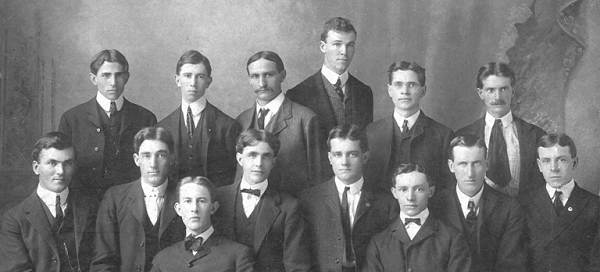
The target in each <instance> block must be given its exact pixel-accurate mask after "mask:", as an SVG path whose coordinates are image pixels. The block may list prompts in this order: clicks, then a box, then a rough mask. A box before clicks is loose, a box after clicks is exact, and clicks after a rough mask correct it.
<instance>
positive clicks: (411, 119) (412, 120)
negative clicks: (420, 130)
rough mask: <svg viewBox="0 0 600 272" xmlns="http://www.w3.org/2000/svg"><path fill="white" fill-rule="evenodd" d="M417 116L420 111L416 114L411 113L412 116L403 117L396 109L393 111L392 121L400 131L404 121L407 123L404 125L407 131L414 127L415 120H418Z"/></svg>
mask: <svg viewBox="0 0 600 272" xmlns="http://www.w3.org/2000/svg"><path fill="white" fill-rule="evenodd" d="M419 115H421V111H420V110H418V111H417V112H415V113H413V115H411V116H409V117H403V116H402V115H401V114H400V113H399V112H398V111H397V110H396V109H394V120H395V121H396V124H398V127H399V128H400V129H402V125H403V124H404V120H406V121H408V122H407V123H406V125H407V126H408V129H409V130H410V129H412V127H413V126H414V125H415V123H416V122H417V118H419Z"/></svg>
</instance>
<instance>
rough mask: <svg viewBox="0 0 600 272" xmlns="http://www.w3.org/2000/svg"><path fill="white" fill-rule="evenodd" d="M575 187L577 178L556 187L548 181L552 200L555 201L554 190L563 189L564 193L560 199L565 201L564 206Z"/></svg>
mask: <svg viewBox="0 0 600 272" xmlns="http://www.w3.org/2000/svg"><path fill="white" fill-rule="evenodd" d="M573 188H575V180H574V179H571V181H569V182H568V183H567V184H565V185H563V186H560V187H558V188H554V187H552V186H550V185H549V184H548V183H546V191H547V192H548V196H550V199H552V202H554V192H556V191H561V192H562V194H561V195H560V201H561V202H562V203H563V206H566V205H567V201H568V200H569V197H570V196H571V193H572V192H573Z"/></svg>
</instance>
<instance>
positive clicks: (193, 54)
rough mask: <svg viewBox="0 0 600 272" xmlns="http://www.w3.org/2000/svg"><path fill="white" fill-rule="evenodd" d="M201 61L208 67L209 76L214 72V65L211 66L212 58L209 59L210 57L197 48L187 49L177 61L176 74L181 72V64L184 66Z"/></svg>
mask: <svg viewBox="0 0 600 272" xmlns="http://www.w3.org/2000/svg"><path fill="white" fill-rule="evenodd" d="M200 63H202V64H203V65H204V67H205V68H206V72H207V73H208V76H209V77H210V76H211V74H212V67H211V66H210V60H208V58H207V57H206V56H204V55H202V53H200V52H198V51H196V50H188V51H185V53H183V55H181V57H180V58H179V60H178V61H177V66H176V67H175V74H177V75H179V72H180V71H181V66H183V65H184V64H200Z"/></svg>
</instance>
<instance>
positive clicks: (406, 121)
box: [400, 119, 408, 138]
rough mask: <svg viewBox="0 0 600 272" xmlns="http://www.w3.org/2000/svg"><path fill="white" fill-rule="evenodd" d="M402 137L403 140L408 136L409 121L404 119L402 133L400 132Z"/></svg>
mask: <svg viewBox="0 0 600 272" xmlns="http://www.w3.org/2000/svg"><path fill="white" fill-rule="evenodd" d="M400 135H401V136H402V138H404V137H406V136H408V120H406V119H404V122H402V131H401V132H400Z"/></svg>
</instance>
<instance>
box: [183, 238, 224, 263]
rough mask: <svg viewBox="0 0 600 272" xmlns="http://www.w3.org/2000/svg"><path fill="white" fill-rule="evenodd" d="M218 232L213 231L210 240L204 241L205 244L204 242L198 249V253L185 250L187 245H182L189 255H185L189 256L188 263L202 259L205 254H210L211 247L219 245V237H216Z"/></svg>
mask: <svg viewBox="0 0 600 272" xmlns="http://www.w3.org/2000/svg"><path fill="white" fill-rule="evenodd" d="M215 235H216V234H215V233H213V234H212V235H211V236H210V237H209V238H208V240H206V242H204V244H202V247H201V248H200V249H199V250H198V252H196V255H193V254H192V252H190V251H189V250H185V246H182V249H183V250H185V251H187V252H188V253H187V255H185V256H189V257H188V264H192V263H194V262H195V261H197V260H199V259H202V258H203V257H204V256H206V255H208V254H209V253H210V249H211V247H213V246H217V245H218V241H217V239H216V238H215V237H214V236H215Z"/></svg>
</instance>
